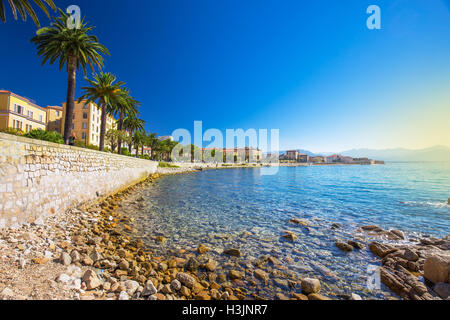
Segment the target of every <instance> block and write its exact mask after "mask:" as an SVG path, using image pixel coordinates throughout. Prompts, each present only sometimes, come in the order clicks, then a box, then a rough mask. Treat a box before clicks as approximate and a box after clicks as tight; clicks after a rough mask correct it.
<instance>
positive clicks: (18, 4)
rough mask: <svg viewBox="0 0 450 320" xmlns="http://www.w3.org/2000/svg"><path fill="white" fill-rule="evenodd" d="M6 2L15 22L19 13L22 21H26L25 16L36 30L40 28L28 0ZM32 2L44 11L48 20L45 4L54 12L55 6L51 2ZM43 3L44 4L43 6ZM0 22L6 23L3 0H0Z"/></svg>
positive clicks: (45, 0) (42, 0)
mask: <svg viewBox="0 0 450 320" xmlns="http://www.w3.org/2000/svg"><path fill="white" fill-rule="evenodd" d="M8 2H9V6H10V7H11V11H12V13H13V16H14V19H15V20H17V13H19V14H20V16H21V17H22V20H23V21H27V16H30V17H31V19H33V21H34V23H35V24H36V26H37V27H38V28H40V27H41V24H40V23H39V19H38V17H37V15H36V12H35V11H34V9H33V7H32V6H31V4H30V0H8ZM33 2H34V3H35V4H36V5H37V6H38V7H39V8H41V9H42V11H44V13H45V14H46V15H47V17H48V18H50V14H49V12H48V10H47V7H46V6H45V4H47V5H48V6H49V7H50V8H52V9H53V11H56V6H55V4H54V3H53V1H52V0H33ZM43 2H45V4H44V3H43ZM0 20H1V21H2V22H6V12H5V4H4V3H3V0H0Z"/></svg>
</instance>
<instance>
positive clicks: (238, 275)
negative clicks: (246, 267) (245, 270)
mask: <svg viewBox="0 0 450 320" xmlns="http://www.w3.org/2000/svg"><path fill="white" fill-rule="evenodd" d="M228 276H229V277H230V279H231V280H235V279H241V278H242V277H243V276H244V275H243V274H242V272H240V271H237V270H230V272H229V273H228Z"/></svg>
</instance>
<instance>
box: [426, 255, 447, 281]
mask: <svg viewBox="0 0 450 320" xmlns="http://www.w3.org/2000/svg"><path fill="white" fill-rule="evenodd" d="M423 272H424V277H425V278H427V279H428V280H430V281H431V282H433V283H438V282H446V283H449V277H450V256H440V255H434V256H431V257H428V258H427V259H426V260H425V264H424V266H423Z"/></svg>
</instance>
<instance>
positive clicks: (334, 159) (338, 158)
mask: <svg viewBox="0 0 450 320" xmlns="http://www.w3.org/2000/svg"><path fill="white" fill-rule="evenodd" d="M326 163H353V158H352V157H346V156H342V155H340V154H333V155H331V156H328V157H326Z"/></svg>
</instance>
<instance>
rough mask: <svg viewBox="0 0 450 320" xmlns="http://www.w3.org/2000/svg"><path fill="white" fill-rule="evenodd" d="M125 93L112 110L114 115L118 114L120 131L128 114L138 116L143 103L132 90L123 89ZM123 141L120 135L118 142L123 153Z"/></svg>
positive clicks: (120, 151)
mask: <svg viewBox="0 0 450 320" xmlns="http://www.w3.org/2000/svg"><path fill="white" fill-rule="evenodd" d="M122 93H123V99H122V100H121V101H120V102H119V103H117V104H116V105H114V106H112V112H113V114H114V115H116V116H118V118H119V120H118V121H117V129H118V130H119V131H122V130H123V120H124V119H125V117H127V116H137V114H138V110H137V109H138V107H139V106H140V105H141V104H140V102H139V101H137V100H135V99H134V98H133V97H132V96H131V95H130V91H129V90H128V89H126V88H123V89H122ZM122 141H123V139H121V138H120V137H119V140H118V142H117V144H118V148H119V154H121V153H122Z"/></svg>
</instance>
